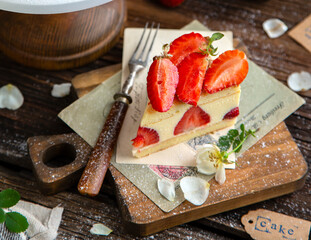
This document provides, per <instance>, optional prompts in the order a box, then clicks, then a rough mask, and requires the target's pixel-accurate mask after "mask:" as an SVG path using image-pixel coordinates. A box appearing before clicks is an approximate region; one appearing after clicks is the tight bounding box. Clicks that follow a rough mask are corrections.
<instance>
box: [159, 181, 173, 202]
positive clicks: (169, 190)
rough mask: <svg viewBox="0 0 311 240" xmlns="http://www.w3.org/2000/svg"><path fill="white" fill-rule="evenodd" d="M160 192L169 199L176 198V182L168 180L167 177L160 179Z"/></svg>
mask: <svg viewBox="0 0 311 240" xmlns="http://www.w3.org/2000/svg"><path fill="white" fill-rule="evenodd" d="M158 189H159V192H160V193H161V194H162V195H163V196H164V197H165V198H166V199H167V200H169V201H174V199H175V186H174V183H173V182H171V181H169V180H166V179H165V178H162V179H158Z"/></svg>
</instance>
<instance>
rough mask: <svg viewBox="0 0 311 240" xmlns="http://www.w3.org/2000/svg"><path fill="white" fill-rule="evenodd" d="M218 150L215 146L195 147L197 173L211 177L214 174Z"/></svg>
mask: <svg viewBox="0 0 311 240" xmlns="http://www.w3.org/2000/svg"><path fill="white" fill-rule="evenodd" d="M219 153H220V150H219V148H218V147H217V146H216V145H212V144H204V145H202V146H198V147H197V154H196V163H197V168H198V172H200V173H202V174H206V175H212V174H214V173H215V172H216V170H217V168H216V163H217V160H218V156H219Z"/></svg>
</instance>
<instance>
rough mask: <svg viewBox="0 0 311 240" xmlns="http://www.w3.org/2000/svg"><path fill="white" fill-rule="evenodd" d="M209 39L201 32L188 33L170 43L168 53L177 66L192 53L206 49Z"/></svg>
mask: <svg viewBox="0 0 311 240" xmlns="http://www.w3.org/2000/svg"><path fill="white" fill-rule="evenodd" d="M207 45H208V41H207V39H206V38H204V37H203V36H202V35H201V34H200V33H194V32H192V33H188V34H184V35H182V36H180V37H179V38H176V39H175V40H174V41H173V42H172V43H171V44H170V50H169V51H168V54H169V55H171V56H172V57H171V58H170V59H171V61H172V63H173V64H175V65H176V66H178V65H179V63H181V61H182V60H184V58H185V57H187V56H188V55H189V54H190V53H193V52H200V49H202V50H203V49H206V47H207Z"/></svg>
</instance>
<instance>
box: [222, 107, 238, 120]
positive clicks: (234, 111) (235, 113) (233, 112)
mask: <svg viewBox="0 0 311 240" xmlns="http://www.w3.org/2000/svg"><path fill="white" fill-rule="evenodd" d="M239 114H240V110H239V107H235V108H233V109H231V110H230V111H229V112H228V113H226V115H225V116H224V118H223V119H232V118H235V117H237V116H239Z"/></svg>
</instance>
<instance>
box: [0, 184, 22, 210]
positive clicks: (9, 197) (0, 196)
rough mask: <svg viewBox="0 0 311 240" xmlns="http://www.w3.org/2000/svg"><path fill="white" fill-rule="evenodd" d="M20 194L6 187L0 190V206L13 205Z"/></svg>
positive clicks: (7, 206)
mask: <svg viewBox="0 0 311 240" xmlns="http://www.w3.org/2000/svg"><path fill="white" fill-rule="evenodd" d="M20 198H21V196H20V195H19V193H18V192H17V191H15V190H14V189H11V188H8V189H5V190H3V191H1V192H0V208H9V207H12V206H14V205H15V204H16V203H17V202H18V201H19V200H20Z"/></svg>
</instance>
